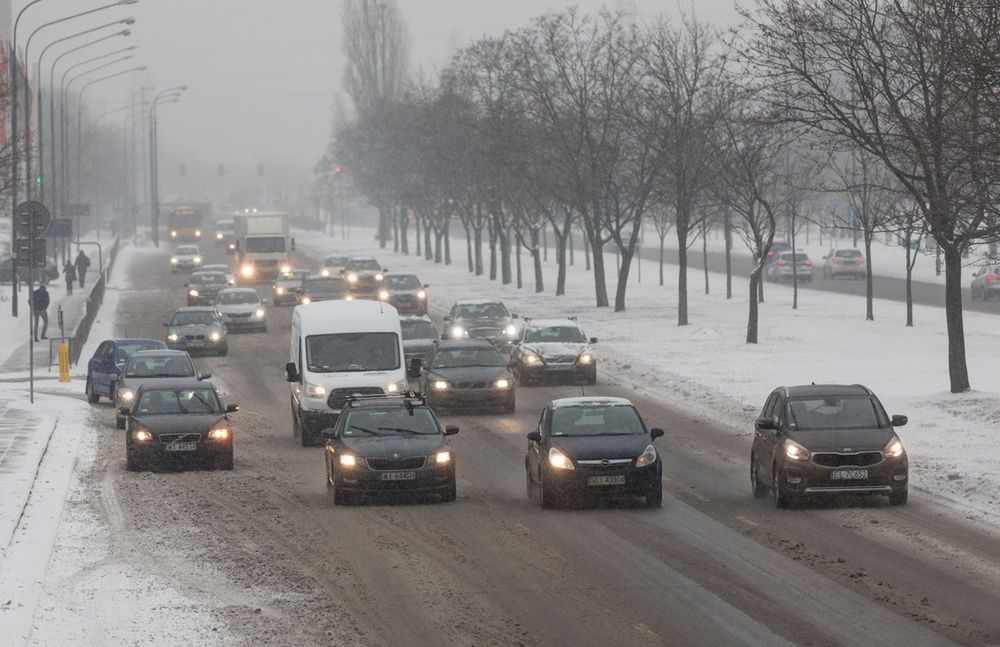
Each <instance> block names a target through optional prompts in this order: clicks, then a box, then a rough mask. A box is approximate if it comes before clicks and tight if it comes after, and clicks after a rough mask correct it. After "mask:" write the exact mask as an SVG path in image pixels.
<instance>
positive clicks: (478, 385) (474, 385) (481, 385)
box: [455, 382, 490, 389]
mask: <svg viewBox="0 0 1000 647" xmlns="http://www.w3.org/2000/svg"><path fill="white" fill-rule="evenodd" d="M489 386H490V383H489V382H458V383H457V384H455V388H459V389H485V388H489Z"/></svg>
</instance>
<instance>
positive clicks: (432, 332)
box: [399, 319, 438, 340]
mask: <svg viewBox="0 0 1000 647" xmlns="http://www.w3.org/2000/svg"><path fill="white" fill-rule="evenodd" d="M399 325H400V327H402V329H403V339H404V340H407V339H437V338H438V334H437V329H436V328H434V324H432V323H431V322H429V321H424V320H421V319H416V320H412V319H411V320H406V319H401V320H400V322H399Z"/></svg>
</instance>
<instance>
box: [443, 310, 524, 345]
mask: <svg viewBox="0 0 1000 647" xmlns="http://www.w3.org/2000/svg"><path fill="white" fill-rule="evenodd" d="M515 319H517V315H516V314H511V312H510V310H508V309H507V306H505V305H504V304H503V303H502V302H500V301H496V300H492V299H463V300H461V301H456V302H455V303H454V304H453V305H452V306H451V311H450V312H449V313H448V316H447V317H445V318H444V323H445V335H444V336H445V337H447V338H448V339H488V340H489V341H491V342H493V343H494V344H496V345H497V346H501V347H509V346H510V345H512V344H513V343H514V342H515V341H516V340H517V338H518V337H519V336H520V326H518V325H517V323H516V322H515Z"/></svg>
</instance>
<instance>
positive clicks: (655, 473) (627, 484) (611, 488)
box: [545, 460, 662, 499]
mask: <svg viewBox="0 0 1000 647" xmlns="http://www.w3.org/2000/svg"><path fill="white" fill-rule="evenodd" d="M616 478H617V479H618V480H624V482H623V483H607V481H609V480H614V479H616ZM592 479H596V480H592ZM661 482H662V463H661V462H660V461H659V460H657V461H656V463H654V464H653V465H647V466H646V467H635V461H634V460H633V461H631V462H630V464H629V465H628V466H626V467H624V468H618V467H610V468H604V467H587V466H582V465H579V464H577V465H576V467H575V469H572V470H555V469H550V470H549V471H548V473H547V474H546V480H545V487H546V488H551V489H552V490H553V491H554V492H556V494H558V495H559V496H560V497H563V498H570V499H572V498H584V497H587V498H589V497H612V498H621V497H632V496H645V495H646V494H648V493H649V492H650V491H651V490H657V489H659V488H660V487H661Z"/></svg>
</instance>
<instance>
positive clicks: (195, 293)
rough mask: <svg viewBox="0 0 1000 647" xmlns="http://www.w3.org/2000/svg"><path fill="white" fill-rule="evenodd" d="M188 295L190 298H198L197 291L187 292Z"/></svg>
mask: <svg viewBox="0 0 1000 647" xmlns="http://www.w3.org/2000/svg"><path fill="white" fill-rule="evenodd" d="M188 294H189V295H191V296H193V297H196V296H198V290H194V289H191V290H188Z"/></svg>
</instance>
